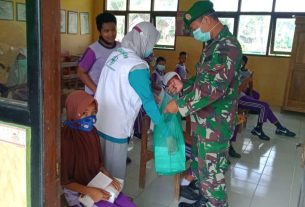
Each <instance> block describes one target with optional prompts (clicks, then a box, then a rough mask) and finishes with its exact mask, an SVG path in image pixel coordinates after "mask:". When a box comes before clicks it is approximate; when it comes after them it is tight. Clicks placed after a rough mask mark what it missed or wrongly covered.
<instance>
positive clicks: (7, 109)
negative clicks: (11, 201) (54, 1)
mask: <svg viewBox="0 0 305 207" xmlns="http://www.w3.org/2000/svg"><path fill="white" fill-rule="evenodd" d="M25 4H26V43H27V53H28V54H27V58H28V61H27V76H28V82H27V84H28V88H29V98H28V104H27V105H24V104H15V103H12V102H14V100H10V99H6V100H5V99H1V101H0V111H1V112H3V113H1V115H0V120H1V121H3V122H9V123H14V124H19V125H24V126H29V127H31V144H30V145H31V146H30V147H31V149H30V151H31V152H30V153H31V156H30V157H31V160H30V162H31V164H30V168H31V173H30V174H31V175H30V180H29V181H28V182H29V184H30V187H29V188H30V192H29V193H27V194H28V195H30V196H29V197H28V198H29V199H30V201H27V202H28V203H29V202H30V203H31V205H32V206H43V193H44V185H43V183H44V182H43V160H42V156H41V154H42V149H43V141H42V137H43V126H42V120H43V105H42V98H43V95H42V93H43V87H42V82H43V80H42V79H41V75H42V56H41V53H42V39H41V30H42V28H41V9H40V8H41V1H40V0H27V1H26V2H25ZM27 188H28V187H27Z"/></svg>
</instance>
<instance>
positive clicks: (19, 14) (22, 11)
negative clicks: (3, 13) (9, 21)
mask: <svg viewBox="0 0 305 207" xmlns="http://www.w3.org/2000/svg"><path fill="white" fill-rule="evenodd" d="M16 20H17V21H26V8H25V4H23V3H16Z"/></svg>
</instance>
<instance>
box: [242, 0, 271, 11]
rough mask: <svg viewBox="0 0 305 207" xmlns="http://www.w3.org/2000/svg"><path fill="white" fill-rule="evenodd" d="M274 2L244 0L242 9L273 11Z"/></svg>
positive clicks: (268, 0) (267, 0)
mask: <svg viewBox="0 0 305 207" xmlns="http://www.w3.org/2000/svg"><path fill="white" fill-rule="evenodd" d="M272 2H273V0H242V2H241V11H243V12H271V10H272ZM262 5H263V6H262Z"/></svg>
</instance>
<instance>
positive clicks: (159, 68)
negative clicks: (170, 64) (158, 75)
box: [156, 64, 165, 71]
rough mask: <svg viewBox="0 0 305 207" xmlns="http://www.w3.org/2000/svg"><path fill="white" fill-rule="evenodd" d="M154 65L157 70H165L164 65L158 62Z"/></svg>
mask: <svg viewBox="0 0 305 207" xmlns="http://www.w3.org/2000/svg"><path fill="white" fill-rule="evenodd" d="M156 67H157V68H158V70H159V71H164V70H165V65H160V64H158V65H157V66H156Z"/></svg>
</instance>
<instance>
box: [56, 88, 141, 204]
mask: <svg viewBox="0 0 305 207" xmlns="http://www.w3.org/2000/svg"><path fill="white" fill-rule="evenodd" d="M66 110H67V120H66V121H65V123H64V126H63V129H62V136H61V185H62V186H63V188H64V193H65V198H66V200H67V203H68V205H69V206H73V207H81V206H82V205H81V204H80V202H79V200H78V199H79V196H80V195H88V196H89V197H90V198H91V199H92V200H93V201H94V202H95V205H96V206H98V207H135V206H136V205H135V204H133V203H132V201H131V200H130V199H129V198H127V197H126V196H125V195H124V194H122V193H120V195H119V196H118V198H117V199H116V200H115V202H114V204H112V203H109V202H107V201H106V200H107V199H108V198H109V197H110V194H109V192H107V191H105V190H103V189H98V188H93V187H87V184H88V183H89V182H90V181H91V180H92V179H93V178H94V177H95V176H96V175H97V174H98V173H99V172H100V171H102V172H103V173H104V174H106V175H107V176H109V177H111V178H112V179H113V180H114V181H113V182H112V183H111V185H113V187H114V188H116V189H119V188H120V183H119V182H118V181H117V180H116V179H114V178H113V177H112V176H111V175H110V173H109V172H108V171H107V170H106V169H105V168H104V167H103V160H102V151H101V146H100V138H99V136H98V134H97V130H96V128H95V127H94V125H93V124H94V123H95V114H96V112H97V102H96V101H95V99H94V98H93V97H92V96H91V95H89V94H87V93H86V92H84V91H80V90H79V91H74V92H72V93H71V94H70V95H69V96H68V97H67V100H66Z"/></svg>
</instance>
